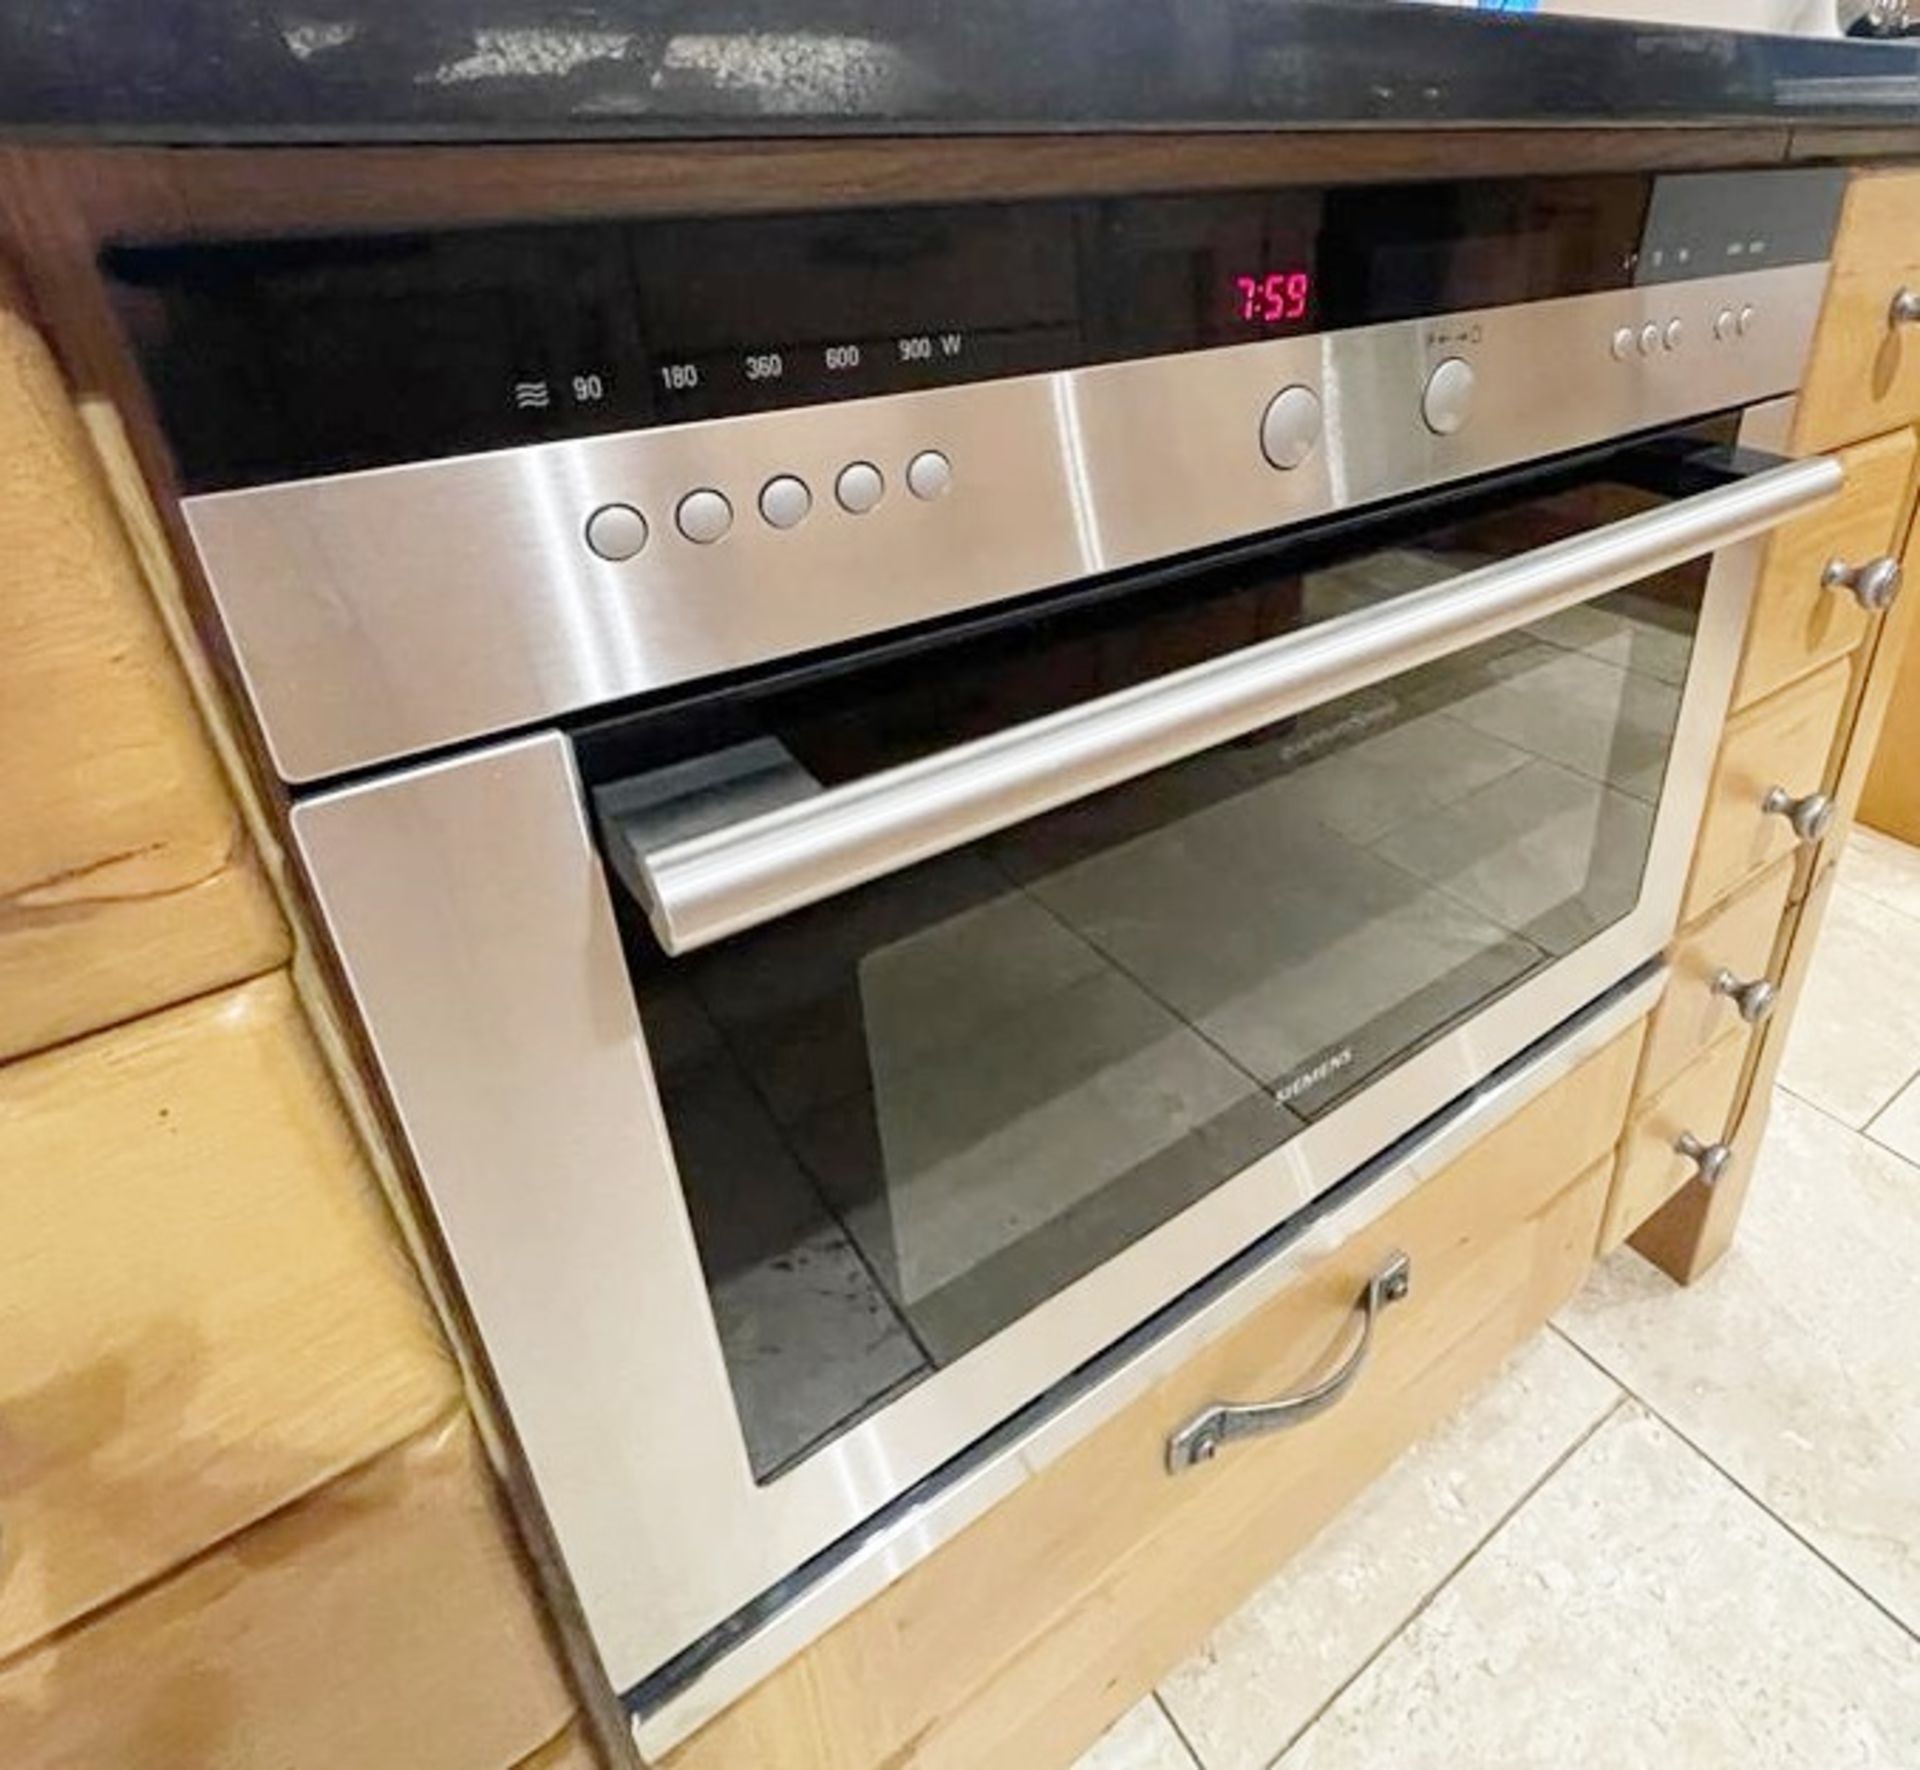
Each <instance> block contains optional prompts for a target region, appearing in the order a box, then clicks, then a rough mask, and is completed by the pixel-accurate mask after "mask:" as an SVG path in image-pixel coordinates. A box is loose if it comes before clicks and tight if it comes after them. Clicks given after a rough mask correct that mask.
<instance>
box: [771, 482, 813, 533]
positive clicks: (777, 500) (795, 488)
mask: <svg viewBox="0 0 1920 1770" xmlns="http://www.w3.org/2000/svg"><path fill="white" fill-rule="evenodd" d="M812 508H813V493H811V492H810V491H808V490H807V482H806V481H805V480H804V479H800V478H798V477H797V476H796V475H794V474H791V473H781V474H776V475H775V476H774V477H773V478H772V479H770V480H768V481H767V483H766V484H765V485H763V486H762V487H761V488H760V514H761V515H762V516H763V517H764V518H765V519H766V521H767V523H768V524H769V526H771V527H773V528H776V529H790V528H793V527H795V526H796V525H798V524H799V523H802V522H804V521H805V520H806V516H807V512H808V511H809V510H811V509H812Z"/></svg>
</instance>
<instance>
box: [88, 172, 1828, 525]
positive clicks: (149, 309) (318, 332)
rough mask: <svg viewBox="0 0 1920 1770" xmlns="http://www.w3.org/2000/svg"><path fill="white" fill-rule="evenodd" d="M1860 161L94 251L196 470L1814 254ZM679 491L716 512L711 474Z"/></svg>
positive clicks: (390, 454)
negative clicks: (1844, 167)
mask: <svg viewBox="0 0 1920 1770" xmlns="http://www.w3.org/2000/svg"><path fill="white" fill-rule="evenodd" d="M1843 176H1844V175H1843V174H1841V173H1838V172H1835V171H1832V170H1829V169H1825V168H1811V169H1788V170H1779V171H1772V172H1760V173H1698V174H1680V175H1672V176H1664V177H1658V178H1655V177H1649V176H1644V175H1639V174H1607V175H1601V176H1591V177H1574V178H1525V179H1505V180H1498V179H1496V180H1475V181H1464V182H1462V181H1455V182H1447V183H1436V184H1420V185H1390V186H1364V185H1354V186H1330V187H1318V186H1296V187H1292V188H1289V189H1285V190H1278V191H1234V192H1225V193H1210V194H1205V195H1177V196H1137V195H1136V196H1123V197H1094V198H1076V199H1070V200H1050V201H1032V202H1020V203H972V204H964V205H936V206H914V207H895V208H875V209H858V210H843V211H837V212H832V213H824V214H805V215H773V216H733V217H726V218H719V219H714V218H694V219H666V220H619V219H613V220H605V221H589V222H568V223H559V224H552V225H519V226H511V227H485V228H467V229H442V230H438V231H434V232H416V233H407V234H382V235H373V236H363V237H347V238H301V239H293V240H287V239H275V240H256V241H234V242H223V243H215V244H199V243H196V244H192V245H172V246H170V245H158V246H127V247H121V248H116V249H113V250H111V251H109V252H108V253H107V254H106V259H105V268H106V270H107V272H108V275H109V279H110V282H111V284H112V286H113V287H114V289H115V291H116V297H117V300H118V303H119V306H120V310H121V313H122V315H123V317H124V318H125V320H126V323H127V325H128V328H129V330H130V332H131V334H132V336H133V339H134V342H135V345H136V348H137V349H138V351H139V353H140V355H141V358H142V360H143V363H144V365H145V368H146V371H147V374H148V377H149V379H150V381H151V384H152V386H153V388H154V392H155V396H156V399H157V402H158V404H159V406H160V409H161V414H162V417H163V420H164V422H165V425H166V428H167V431H168V433H169V436H170V439H171V441H172V444H173V448H174V451H175V455H176V458H177V462H178V466H179V473H180V479H181V483H182V485H183V486H184V487H185V488H186V489H187V490H188V491H192V492H203V491H221V490H228V489H231V488H234V487H236V486H244V485H258V484H265V483H270V482H274V481H280V480H288V479H301V478H308V477H311V476H314V475H317V474H324V473H336V472H344V471H351V470H355V469H360V468H367V467H381V466H393V465H398V464H399V463H401V462H407V461H425V460H436V459H444V458H446V457H448V456H453V455H462V454H471V453H475V452H479V451H483V450H490V449H502V448H513V447H518V446H521V445H524V444H528V443H537V442H552V441H559V440H563V439H569V438H577V437H586V436H600V435H608V434H612V433H616V432H625V431H634V430H647V429H654V428H662V427H668V426H673V425H679V424H687V423H696V422H704V421H707V420H711V419H716V418H733V417H742V416H746V415H749V414H753V413H760V412H768V411H778V410H785V409H789V408H792V407H795V406H806V405H819V404H832V403H841V402H845V401H852V400H860V399H870V398H873V397H875V396H882V395H889V394H901V393H915V392H921V391H924V390H927V389H932V388H941V387H953V386H960V385H966V384H971V383H975V382H979V381H985V380H994V379H1000V378H1004V377H1008V376H1015V375H1025V374H1035V373H1042V372H1048V371H1053V370H1060V369H1071V368H1080V367H1085V366H1088V365H1091V364H1095V363H1106V362H1122V361H1128V360H1133V359H1137V358H1142V357H1157V356H1168V355H1175V354H1180V353H1186V352H1198V351H1207V350H1213V349H1221V348H1230V347H1233V346H1236V345H1242V344H1246V343H1250V342H1254V341H1257V340H1261V339H1278V338H1299V337H1305V336H1311V335H1315V334H1322V333H1327V332H1339V331H1345V330H1350V329H1352V328H1354V327H1358V326H1366V325H1377V324H1380V323H1382V322H1385V321H1390V320H1404V319H1417V318H1430V317H1434V316H1440V315H1446V314H1465V313H1470V312H1477V311H1484V310H1486V309H1488V308H1504V307H1510V306H1514V305H1517V304H1521V303H1527V302H1536V301H1546V300H1554V299H1559V298H1563V297H1568V296H1576V295H1589V294H1595V293H1599V292H1603V291H1611V290H1620V289H1627V288H1631V287H1635V286H1648V285H1656V284H1671V285H1679V284H1684V283H1686V282H1689V281H1693V280H1698V279H1701V278H1707V277H1719V276H1724V275H1727V274H1730V273H1733V272H1739V271H1748V270H1765V269H1776V268H1779V267H1781V266H1787V265H1795V264H1806V263H1814V262H1817V261H1819V260H1821V259H1824V258H1825V256H1826V254H1827V250H1828V245H1829V242H1830V239H1831V235H1832V231H1833V227H1834V223H1835V217H1836V215H1837V213H1838V202H1839V195H1840V190H1841V185H1842V181H1843ZM1458 380H1459V376H1458V372H1457V371H1450V372H1449V374H1448V375H1447V376H1446V377H1445V378H1443V381H1442V384H1441V387H1440V389H1439V391H1438V393H1437V395H1436V399H1437V401H1438V402H1439V403H1440V405H1441V406H1442V407H1444V406H1445V404H1446V402H1447V400H1448V397H1449V388H1450V387H1452V386H1457V384H1458ZM1442 416H1443V421H1446V419H1445V413H1444V411H1443V413H1442ZM843 465H844V466H845V467H846V468H847V469H855V468H860V467H862V466H863V465H864V467H865V468H867V469H871V470H873V471H877V472H879V473H881V474H882V476H883V479H884V480H886V481H887V482H888V483H894V482H896V481H897V478H898V476H899V475H900V474H901V473H903V472H904V471H905V466H906V464H905V463H904V462H895V463H891V464H888V463H881V462H878V461H875V462H868V463H864V464H863V463H859V462H847V463H845V464H843ZM923 471H932V470H931V469H927V470H923ZM837 477H838V476H837V472H836V479H835V481H834V482H829V483H827V484H819V485H809V486H808V488H807V491H808V501H809V504H810V505H813V504H818V503H819V502H820V500H821V499H822V498H823V497H834V496H836V487H837ZM847 493H848V496H847V497H845V498H837V502H839V503H840V504H841V505H842V506H843V507H849V506H850V501H851V503H858V502H859V501H861V500H863V499H866V500H871V499H872V498H874V497H875V495H876V488H875V487H874V484H873V482H872V480H871V478H870V477H869V476H868V473H866V472H855V473H854V475H853V478H852V480H851V482H850V483H849V485H848V487H847ZM878 495H879V496H885V495H886V487H885V486H884V485H883V486H882V487H881V488H879V491H878ZM799 497H800V494H799V491H798V490H797V489H796V488H792V487H788V488H784V491H783V493H782V494H780V495H776V498H775V506H776V509H779V510H783V511H786V512H789V513H791V512H792V511H793V510H795V509H796V508H798V505H799ZM740 515H741V512H740V511H738V510H737V509H736V510H735V511H734V512H733V516H734V520H736V521H737V520H738V519H739V517H740ZM690 518H691V525H692V526H693V527H694V528H695V529H699V530H704V531H709V532H710V531H712V530H714V529H716V528H718V527H719V526H720V525H721V524H722V523H723V522H724V521H725V517H724V514H723V512H722V511H721V510H720V507H719V506H718V504H716V503H714V502H712V501H711V500H702V501H701V502H700V503H698V504H696V505H695V506H694V507H693V510H692V511H691V512H690ZM635 533H637V530H635V529H634V528H633V527H632V525H631V523H629V527H628V538H629V539H631V537H632V535H633V534H635Z"/></svg>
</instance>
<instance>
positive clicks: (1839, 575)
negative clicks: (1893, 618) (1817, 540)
mask: <svg viewBox="0 0 1920 1770" xmlns="http://www.w3.org/2000/svg"><path fill="white" fill-rule="evenodd" d="M1820 582H1821V583H1822V584H1823V585H1824V586H1825V587H1826V588H1827V589H1829V590H1851V591H1852V592H1853V599H1854V601H1855V602H1857V603H1859V605H1860V606H1861V607H1862V608H1863V609H1865V610H1866V611H1867V613H1868V614H1870V615H1877V614H1878V613H1879V612H1880V611H1881V610H1882V609H1886V608H1891V607H1892V606H1893V599H1894V598H1895V597H1896V596H1898V595H1899V594H1900V562H1899V560H1897V559H1895V558H1894V557H1893V555H1892V554H1890V553H1882V554H1881V555H1880V556H1879V557H1878V558H1876V559H1869V560H1867V561H1866V562H1865V563H1864V564H1862V565H1848V564H1847V562H1846V561H1845V560H1844V559H1830V560H1828V561H1827V568H1826V570H1825V571H1823V572H1822V573H1821V574H1820Z"/></svg>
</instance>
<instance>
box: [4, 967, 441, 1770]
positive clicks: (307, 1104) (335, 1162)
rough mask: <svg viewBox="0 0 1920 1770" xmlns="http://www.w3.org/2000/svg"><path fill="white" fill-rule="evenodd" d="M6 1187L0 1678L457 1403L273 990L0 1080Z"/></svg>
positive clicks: (142, 1026) (337, 1116)
mask: <svg viewBox="0 0 1920 1770" xmlns="http://www.w3.org/2000/svg"><path fill="white" fill-rule="evenodd" d="M0 1176H4V1179H3V1180H0V1528H4V1531H5V1537H4V1543H5V1559H4V1563H0V1657H4V1656H5V1655H6V1654H8V1653H11V1652H14V1651H16V1650H18V1649H19V1648H21V1647H23V1646H24V1645H26V1644H27V1643H28V1642H30V1641H33V1640H35V1639H37V1638H39V1637H40V1636H42V1635H43V1634H45V1633H46V1632H47V1631H49V1630H51V1629H54V1628H58V1627H60V1626H61V1625H63V1624H66V1623H68V1622H70V1621H72V1620H73V1619H74V1618H75V1617H77V1616H81V1615H83V1614H85V1613H86V1612H88V1611H91V1610H93V1609H95V1608H96V1607H98V1606H100V1605H101V1604H103V1603H105V1602H107V1601H108V1600H110V1599H113V1598H115V1597H118V1596H120V1595H121V1594H123V1593H125V1592H127V1591H129V1590H130V1589H132V1588H134V1587H136V1586H138V1585H140V1584H142V1583H144V1582H146V1581H148V1580H151V1579H153V1578H155V1577H156V1576H158V1575H160V1574H162V1573H164V1572H166V1570H167V1569H168V1568H170V1567H172V1566H174V1565H175V1564H177V1563H178V1562H180V1561H182V1560H184V1559H185V1558H187V1557H188V1556H191V1555H194V1554H196V1553H198V1552H199V1551H200V1550H201V1549H202V1548H204V1547H205V1546H206V1545H207V1544H208V1543H210V1542H214V1541H216V1540H218V1539H219V1538H221V1537H223V1536H225V1535H227V1534H228V1533H229V1532H231V1531H234V1530H237V1529H239V1528H241V1527H242V1526H244V1525H247V1524H250V1523H252V1522H253V1521H254V1520H256V1519H258V1518H260V1517H262V1516H264V1515H265V1514H266V1513H268V1512H271V1511H273V1510H274V1509H275V1508H276V1507H280V1506H283V1505H285V1504H286V1503H287V1502H288V1501H289V1500H292V1499H294V1498H295V1497H297V1496H298V1495H300V1494H302V1493H305V1492H307V1491H308V1490H309V1489H312V1488H315V1487H317V1486H319V1485H321V1484H322V1483H323V1482H325V1481H327V1480H328V1479H329V1478H331V1477H333V1476H335V1475H337V1474H338V1473H340V1472H341V1471H342V1470H344V1469H347V1468H350V1467H351V1466H353V1465H354V1464H356V1463H359V1462H361V1461H363V1460H365V1459H366V1458H367V1457H369V1456H372V1455H374V1454H376V1453H377V1452H379V1451H381V1450H383V1449H385V1448H387V1447H388V1446H391V1445H393V1444H396V1443H398V1442H399V1441H400V1440H402V1439H403V1438H406V1437H408V1436H409V1435H411V1434H413V1433H416V1432H418V1431H419V1430H421V1428H422V1427H423V1426H425V1425H426V1424H428V1423H429V1422H430V1421H432V1420H434V1419H435V1418H437V1417H439V1416H440V1415H441V1414H443V1413H444V1412H445V1411H446V1410H448V1409H449V1408H452V1407H454V1406H456V1405H457V1402H458V1398H459V1385H458V1381H457V1378H456V1374H455V1372H454V1369H453V1366H452V1364H451V1361H450V1360H449V1359H448V1358H447V1356H446V1354H445V1352H444V1350H443V1349H442V1347H441V1345H440V1342H439V1340H438V1338H437V1336H436V1334H435V1331H434V1328H433V1324H432V1322H431V1319H430V1317H429V1315H428V1313H427V1309H426V1306H425V1304H424V1302H423V1301H422V1300H421V1298H420V1296H419V1294H418V1292H417V1291H416V1289H415V1287H414V1283H413V1280H412V1277H411V1275H410V1273H409V1272H408V1270H407V1267H406V1262H405V1258H404V1256H403V1255H402V1253H401V1251H400V1249H399V1247H398V1245H397V1244H396V1243H394V1242H393V1241H392V1240H391V1239H390V1237H389V1233H388V1230H387V1226H386V1221H385V1218H384V1214H383V1206H382V1204H381V1202H380V1200H379V1198H378V1197H377V1195H376V1194H375V1192H374V1190H373V1186H372V1183H371V1181H370V1180H369V1178H368V1175H367V1173H366V1170H365V1168H364V1166H363V1165H362V1159H361V1156H360V1153H359V1149H358V1146H357V1144H356V1143H355V1141H354V1139H353V1136H352V1134H351V1133H350V1131H349V1130H348V1128H347V1125H346V1123H345V1121H344V1119H343V1118H342V1117H341V1113H340V1109H339V1106H338V1104H337V1101H336V1097H335V1095H334V1093H333V1089H332V1086H331V1084H330V1082H329V1081H328V1078H327V1076H326V1074H325V1072H324V1070H323V1068H322V1066H321V1063H320V1059H319V1057H318V1055H317V1054H316V1052H315V1050H314V1047H313V1045H312V1044H311V1042H310V1040H309V1038H308V1035H307V1031H306V1024H305V1021H304V1019H303V1017H302V1015H301V1012H300V1009H299V1006H298V1004H297V1002H296V1001H295V1000H294V996H293V992H292V988H291V985H290V984H289V982H288V980H287V979H286V977H285V976H284V975H275V976H272V977H268V978H264V979H261V980H259V981H257V982H254V983H250V984H245V985H242V986H240V987H239V988H236V989H233V990H230V991H227V992H225V993H222V994H218V995H214V996H208V997H203V998H201V999H200V1000H198V1001H195V1002H190V1003H188V1004H186V1005H184V1006H182V1007H179V1008H174V1009H170V1010H168V1011H166V1012H164V1013H162V1014H158V1015H154V1016H151V1017H149V1018H147V1019H145V1020H141V1021H136V1022H133V1023H131V1024H129V1025H127V1026H123V1027H117V1028H115V1029H113V1030H111V1031H109V1032H104V1033H99V1034H96V1035H95V1036H93V1037H92V1038H88V1039H84V1040H80V1041H78V1042H76V1043H73V1044H70V1045H63V1046H61V1047H59V1048H58V1049H56V1050H53V1051H48V1052H44V1053H42V1054H41V1055H39V1056H36V1057H29V1058H23V1059H21V1060H19V1061H17V1062H15V1063H12V1064H10V1065H8V1066H6V1067H5V1068H4V1069H0ZM433 1611H434V1614H435V1616H436V1619H437V1616H438V1606H437V1605H435V1606H434V1607H433ZM436 1626H438V1625H437V1620H436ZM120 1675H121V1674H119V1673H116V1674H115V1677H116V1679H117V1678H118V1677H119V1676H120ZM103 1688H104V1686H103ZM80 1706H82V1707H101V1708H104V1707H108V1706H111V1705H108V1704H104V1703H99V1702H94V1703H87V1702H84V1701H83V1702H82V1703H81V1704H80ZM18 1761H19V1760H18V1759H17V1758H14V1757H11V1756H9V1755H8V1754H7V1753H6V1752H4V1751H0V1763H6V1764H9V1765H12V1764H15V1763H17V1762H18ZM116 1761H118V1760H115V1759H112V1758H111V1757H101V1758H98V1759H95V1760H94V1762H96V1763H101V1764H104V1763H110V1762H116Z"/></svg>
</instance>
